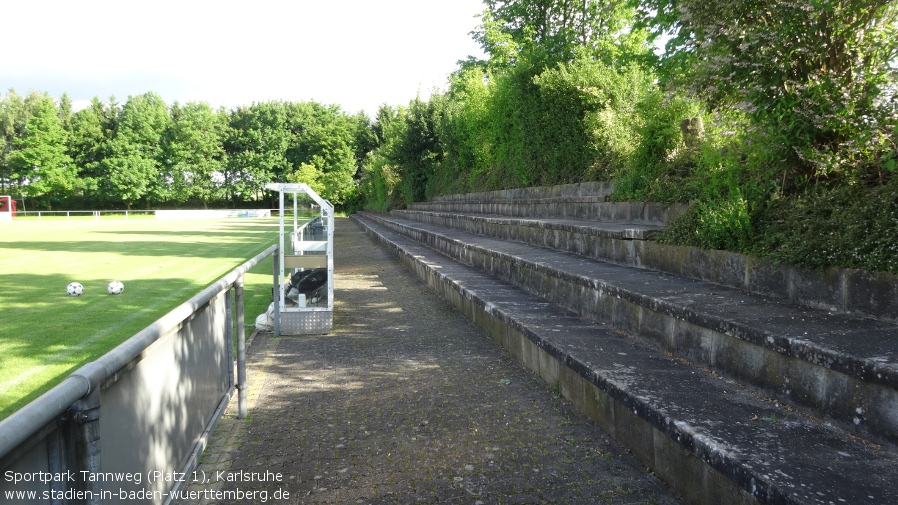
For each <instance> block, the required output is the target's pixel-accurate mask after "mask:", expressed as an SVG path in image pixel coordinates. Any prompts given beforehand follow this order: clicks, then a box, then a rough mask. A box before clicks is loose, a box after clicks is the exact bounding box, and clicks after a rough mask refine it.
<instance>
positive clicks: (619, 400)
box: [353, 215, 898, 504]
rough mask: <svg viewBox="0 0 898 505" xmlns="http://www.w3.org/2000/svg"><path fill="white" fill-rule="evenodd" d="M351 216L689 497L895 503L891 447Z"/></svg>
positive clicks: (897, 475)
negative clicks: (854, 434) (860, 437)
mask: <svg viewBox="0 0 898 505" xmlns="http://www.w3.org/2000/svg"><path fill="white" fill-rule="evenodd" d="M353 217H354V219H356V221H358V222H360V223H361V224H362V226H364V227H365V228H366V230H367V232H368V234H369V235H371V236H372V237H373V238H374V239H375V240H376V241H378V242H379V243H380V244H381V245H382V246H383V247H385V248H386V249H388V250H390V251H392V252H393V253H394V254H396V255H397V256H399V258H400V260H401V261H402V262H403V263H404V264H405V265H406V266H407V267H409V268H410V269H411V270H412V271H414V272H416V274H417V275H418V276H419V277H421V278H422V279H424V280H425V281H426V282H427V283H428V284H429V285H430V286H431V287H432V288H433V289H435V290H436V291H437V292H439V293H441V294H442V295H443V296H444V297H445V298H447V299H448V300H449V301H451V302H452V303H453V304H454V305H455V306H456V307H458V309H459V310H461V311H462V312H463V313H465V314H467V315H468V316H469V317H471V318H472V319H473V320H474V321H475V322H476V323H478V324H479V325H480V326H482V327H484V328H485V329H487V330H488V331H489V332H490V334H491V335H492V336H493V338H494V339H496V340H497V341H498V342H499V343H500V344H501V345H503V346H504V347H505V348H507V349H508V350H509V351H510V352H511V353H512V354H513V355H515V356H516V357H518V358H519V359H520V360H521V361H522V362H523V363H524V364H525V365H527V366H528V367H529V368H530V369H532V370H533V371H534V372H536V373H538V374H539V375H540V376H541V377H542V378H543V379H544V380H546V381H547V382H548V383H550V384H557V385H558V386H559V387H560V390H561V392H562V393H563V394H564V395H565V396H566V397H567V398H568V399H570V400H571V402H572V403H573V404H574V405H575V406H577V407H578V408H580V409H581V410H582V411H583V412H584V413H586V414H587V415H588V416H589V417H591V418H592V419H593V420H594V421H595V422H596V423H597V424H598V425H599V426H600V427H601V428H602V429H603V430H605V431H606V432H607V433H609V434H610V435H611V436H613V437H615V438H616V439H617V440H618V441H619V442H620V443H621V444H622V445H624V446H625V447H627V448H628V449H630V450H631V451H632V452H633V454H634V455H635V456H636V457H637V458H639V459H640V460H641V461H642V462H643V464H645V465H646V466H647V467H648V468H650V469H651V470H652V471H654V472H655V474H656V475H658V476H659V477H660V478H661V479H663V480H665V481H666V482H667V483H668V484H669V485H670V486H672V487H673V488H674V489H676V490H677V491H678V492H680V493H681V494H682V495H683V496H684V497H685V498H686V499H687V500H689V501H691V502H693V503H701V504H722V503H726V504H741V503H765V504H766V503H770V504H827V503H898V458H896V455H895V454H894V453H893V452H890V451H889V450H886V449H884V448H881V447H877V446H874V445H872V444H868V443H864V442H863V441H860V440H857V439H856V438H854V437H852V436H850V435H848V434H846V433H844V432H842V431H840V430H838V429H835V428H834V427H832V426H831V425H828V424H826V423H821V422H819V421H817V420H815V419H814V418H812V417H808V416H803V415H801V414H799V413H797V412H795V411H791V410H789V409H788V408H786V407H784V406H783V405H782V404H778V403H775V402H771V401H769V400H767V399H765V398H764V397H762V396H759V395H757V394H755V393H753V390H752V389H750V388H749V389H747V388H744V387H740V386H738V385H737V384H735V383H734V382H732V381H728V380H723V379H721V378H719V377H716V376H714V375H712V374H708V373H705V372H703V371H701V370H699V369H697V368H695V367H693V366H690V365H689V364H687V363H684V362H683V360H681V359H672V358H670V357H668V356H666V355H665V354H664V353H659V352H658V351H657V350H656V349H653V348H651V347H649V346H645V345H643V344H641V343H640V340H639V339H634V338H630V337H628V336H627V335H625V334H622V333H621V332H618V331H615V330H613V329H612V328H610V326H608V325H605V324H597V323H595V322H594V321H590V320H586V319H583V318H581V317H579V316H577V315H575V314H572V313H571V312H568V311H565V310H563V309H562V308H560V307H558V306H556V305H554V304H551V303H547V302H546V301H545V300H542V299H540V298H537V297H535V296H533V295H531V294H528V293H526V292H524V291H522V290H521V289H519V288H517V287H514V286H512V285H510V284H508V283H506V282H503V281H500V280H498V279H496V278H494V277H492V276H490V275H488V274H486V273H484V272H482V271H480V270H478V269H475V268H473V267H470V266H466V265H462V264H460V263H458V262H456V261H454V260H452V259H450V258H447V257H445V256H443V255H441V254H439V253H437V252H436V251H434V250H432V249H430V248H428V247H426V246H424V245H423V244H421V243H419V242H416V241H413V240H411V239H409V238H407V237H405V236H404V235H400V234H398V233H395V232H392V231H389V230H387V229H386V228H384V227H382V226H380V225H379V224H376V223H375V222H374V221H372V220H370V219H367V218H366V217H365V216H359V215H356V216H353Z"/></svg>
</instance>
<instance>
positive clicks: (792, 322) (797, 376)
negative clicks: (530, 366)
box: [365, 214, 898, 443]
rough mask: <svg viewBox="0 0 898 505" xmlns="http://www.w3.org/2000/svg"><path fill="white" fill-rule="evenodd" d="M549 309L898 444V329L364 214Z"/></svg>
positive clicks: (854, 430) (679, 279)
mask: <svg viewBox="0 0 898 505" xmlns="http://www.w3.org/2000/svg"><path fill="white" fill-rule="evenodd" d="M365 216H366V217H368V218H369V219H372V220H376V221H377V222H379V223H380V224H381V225H383V226H385V227H387V228H389V229H391V230H393V231H396V232H398V233H401V234H403V235H406V236H408V237H410V238H412V239H413V240H416V241H418V242H421V243H423V244H426V245H427V246H429V247H431V248H433V249H435V250H437V251H439V252H441V253H443V254H445V255H447V256H449V257H452V258H455V259H458V260H459V261H461V262H462V263H465V264H468V265H472V266H476V267H478V268H480V269H482V270H484V271H485V272H487V273H489V274H491V275H494V276H496V277H498V278H500V279H502V280H504V281H507V282H510V283H512V284H514V285H516V286H520V287H522V288H524V289H526V290H527V291H528V292H530V293H532V294H535V295H537V296H539V297H541V298H543V299H545V300H547V301H550V302H553V303H557V304H559V305H561V306H564V307H566V308H568V309H569V310H572V311H575V312H576V313H578V314H582V315H584V316H586V317H589V318H590V319H593V320H596V321H607V322H609V323H610V324H612V325H613V326H614V327H616V328H619V329H622V330H625V331H627V332H630V333H632V334H638V335H641V336H643V337H645V338H647V339H648V340H649V341H651V342H653V343H654V344H655V345H658V346H660V347H661V348H662V349H664V350H666V351H667V352H672V353H676V354H678V355H681V356H683V357H685V358H688V359H690V360H693V361H696V362H698V363H701V364H703V365H705V366H709V367H711V368H713V369H714V370H716V371H718V372H720V373H722V374H724V375H726V376H727V377H731V378H733V379H736V380H739V381H744V382H747V383H749V384H751V385H753V386H756V387H759V388H762V389H763V390H765V391H766V392H768V393H769V394H771V395H773V396H774V397H776V398H778V399H780V400H782V401H789V402H793V403H794V404H795V405H796V406H798V407H799V408H801V409H803V410H804V411H806V412H811V413H813V414H814V415H819V416H822V417H823V418H824V419H827V420H828V421H832V422H834V423H836V424H838V425H840V426H841V427H842V428H844V429H846V430H849V431H851V432H852V433H854V434H856V435H859V436H863V437H869V438H872V439H874V440H879V441H886V442H892V443H894V442H896V441H898V363H896V360H898V356H896V352H895V350H896V347H898V346H896V344H895V342H898V326H896V324H895V323H894V322H888V321H876V320H871V319H864V318H859V317H853V316H849V315H845V314H838V313H830V312H826V311H820V310H815V309H809V308H806V307H800V306H795V305H792V304H788V303H785V302H783V301H781V300H776V299H770V298H766V297H763V296H760V295H754V294H751V293H745V292H743V291H740V290H736V289H733V288H726V287H723V286H720V285H716V284H711V283H707V282H701V281H696V280H692V279H686V278H682V277H677V276H672V275H666V274H662V273H659V272H654V271H649V270H642V269H637V268H633V267H627V266H622V265H616V264H612V263H607V262H602V261H598V260H594V259H590V258H585V257H582V256H578V255H575V254H570V253H565V252H560V251H556V250H551V249H546V248H540V247H535V246H531V245H527V244H522V243H515V242H509V241H507V240H501V239H493V238H489V237H483V236H478V235H472V234H469V233H466V232H462V231H458V230H454V229H449V228H443V227H440V226H435V225H429V224H424V223H419V222H412V221H406V220H403V219H399V218H395V217H390V216H386V215H381V214H377V215H375V214H366V215H365Z"/></svg>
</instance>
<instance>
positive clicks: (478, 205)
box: [409, 197, 687, 226]
mask: <svg viewBox="0 0 898 505" xmlns="http://www.w3.org/2000/svg"><path fill="white" fill-rule="evenodd" d="M409 208H410V210H419V211H429V212H451V213H460V214H486V215H494V216H507V217H524V218H547V219H573V220H581V221H604V222H613V223H632V224H649V225H658V226H665V225H666V224H667V223H668V222H670V221H671V220H672V219H673V218H674V217H676V216H678V215H679V214H681V213H682V212H684V211H685V210H686V209H687V205H684V204H661V203H653V202H604V201H596V200H593V199H592V198H590V197H572V198H554V199H544V200H526V199H510V200H496V201H485V202H478V201H430V202H417V203H413V204H411V205H410V206H409Z"/></svg>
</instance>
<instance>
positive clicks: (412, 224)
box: [354, 184, 898, 504]
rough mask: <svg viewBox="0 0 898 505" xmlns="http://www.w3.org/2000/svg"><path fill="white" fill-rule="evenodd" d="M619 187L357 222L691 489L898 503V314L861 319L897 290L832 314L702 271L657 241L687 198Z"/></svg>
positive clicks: (503, 197) (733, 499)
mask: <svg viewBox="0 0 898 505" xmlns="http://www.w3.org/2000/svg"><path fill="white" fill-rule="evenodd" d="M607 192H608V188H607V187H605V186H603V185H600V184H583V185H570V186H562V187H555V188H532V189H528V190H511V191H503V192H493V193H484V194H471V195H456V196H453V197H448V198H443V199H441V200H438V201H434V202H428V203H426V204H416V205H415V206H413V208H411V209H408V210H403V211H394V213H393V214H392V215H385V214H368V213H363V214H358V215H356V216H354V218H355V219H356V220H357V221H358V222H359V223H361V224H362V225H363V226H364V227H366V229H367V230H368V232H369V234H370V235H371V236H373V237H375V238H376V240H378V241H379V242H380V243H381V244H382V245H383V246H385V247H387V248H388V249H390V250H392V251H394V252H395V253H396V254H397V255H398V256H399V257H400V258H402V260H403V261H404V262H405V263H406V264H407V265H408V266H409V268H412V269H413V270H414V271H415V272H417V273H418V275H419V276H420V277H422V278H423V279H425V280H426V281H427V282H428V283H429V284H430V285H431V286H432V287H433V288H434V289H436V290H438V291H439V292H441V293H442V294H443V295H444V296H446V298H447V299H449V300H451V301H452V302H453V303H454V304H455V305H456V306H457V307H459V309H460V310H462V311H464V312H465V313H467V314H469V315H470V317H471V318H472V319H474V320H475V321H476V322H477V323H478V324H480V325H481V326H483V327H485V328H487V329H488V330H489V331H490V333H491V334H492V335H493V336H494V338H495V339H496V340H497V341H498V342H500V343H501V344H502V345H503V346H505V347H506V348H507V349H508V350H509V351H510V352H511V353H512V354H514V355H515V356H517V357H518V358H519V359H520V360H521V361H522V362H523V363H525V364H526V365H527V366H528V367H530V368H531V369H532V370H534V371H535V372H537V373H539V374H540V375H541V376H542V377H543V379H544V380H546V381H547V382H549V383H550V384H557V385H558V386H559V387H560V390H561V392H562V393H563V394H564V395H565V396H566V397H567V398H569V399H570V400H571V401H572V402H573V403H574V404H575V405H576V406H577V407H578V408H580V409H581V410H582V411H583V412H584V413H586V414H587V415H588V416H589V417H591V418H592V419H593V420H594V421H595V422H596V423H597V424H598V425H599V426H600V427H601V428H602V429H604V430H605V431H607V432H608V433H609V434H611V435H612V436H614V437H615V438H616V439H617V440H618V441H620V443H621V444H622V445H624V446H625V447H627V448H628V449H630V450H631V451H632V452H633V453H634V454H635V455H636V456H637V457H638V458H639V459H640V460H641V461H642V462H643V463H644V464H645V465H646V466H647V467H648V468H650V469H651V470H652V471H653V472H655V473H656V474H657V475H658V476H659V477H660V478H662V479H663V480H664V481H666V482H667V483H668V484H669V485H671V486H672V487H673V488H675V489H676V490H678V491H679V492H680V493H681V494H682V495H683V496H684V497H685V498H687V499H688V500H689V501H691V502H694V503H708V504H712V503H713V504H716V503H757V502H760V503H802V504H804V503H808V504H810V503H823V504H825V503H852V504H854V503H898V452H896V451H895V447H894V444H895V442H896V441H898V366H896V350H898V324H896V322H895V320H894V314H892V313H887V314H883V316H884V317H879V318H877V317H872V316H873V315H875V314H870V313H869V312H873V311H870V310H868V311H867V312H868V313H867V314H861V313H860V312H861V310H860V308H864V307H866V308H870V307H873V308H877V307H880V308H881V307H883V306H885V307H888V306H889V305H888V303H890V302H888V301H886V302H881V301H876V302H875V303H867V304H866V305H864V304H858V303H856V304H854V305H852V307H851V313H849V312H848V311H844V310H833V307H829V310H827V309H821V308H820V307H828V306H829V304H826V303H820V300H819V297H818V298H815V297H813V296H801V291H802V290H801V289H796V288H795V287H777V286H772V285H771V281H770V279H776V278H782V279H787V280H788V282H794V279H793V278H794V276H793V275H779V277H777V275H773V274H771V273H770V272H767V273H766V274H765V276H764V277H765V279H766V280H765V281H764V282H760V281H749V280H747V279H748V277H749V276H748V275H743V276H741V278H740V276H739V275H731V274H728V273H727V272H732V271H737V270H738V269H739V268H744V265H741V264H740V261H742V262H744V261H745V260H738V261H737V260H727V261H724V260H719V261H718V260H715V261H699V262H698V263H699V265H698V266H696V265H695V264H691V265H687V264H688V263H690V262H691V263H695V261H694V260H693V261H690V258H687V257H686V256H689V255H686V256H684V255H683V254H682V250H681V249H677V248H673V249H672V251H673V252H670V251H667V252H665V248H664V247H663V246H660V245H658V244H656V243H654V242H652V241H650V240H646V239H647V238H650V237H651V235H652V233H654V232H656V231H657V230H659V229H660V228H661V227H663V226H664V224H665V223H666V221H667V220H668V219H670V217H671V216H672V215H674V214H676V212H678V211H681V210H682V209H677V208H662V207H661V206H656V205H651V204H616V203H610V202H606V201H605V196H606V195H607ZM678 251H679V252H678ZM650 258H651V259H650ZM658 258H661V259H658ZM672 258H673V259H672ZM678 258H679V259H680V260H679V261H677V259H678ZM706 258H707V257H706ZM715 264H728V265H729V267H728V268H717V267H715V266H714V265H715ZM734 264H737V266H736V267H733V265H734ZM702 265H704V268H702ZM708 279H713V280H714V281H715V282H709V280H708ZM731 279H736V280H735V281H733V282H729V281H730V280H731ZM886 281H888V278H886ZM886 281H883V278H879V277H878V278H877V286H879V291H883V290H884V292H885V293H886V295H885V296H886V297H887V296H888V294H889V293H890V292H891V291H889V289H892V288H890V287H888V286H886V287H883V284H888V282H886ZM784 282H785V281H784ZM836 282H840V283H841V285H842V286H843V289H844V285H845V284H846V283H845V282H844V281H841V280H837V281H836ZM861 284H862V283H861ZM753 288H757V289H753ZM752 291H754V292H752ZM823 291H826V290H823ZM796 293H798V294H796ZM777 294H782V295H781V296H776V295H777ZM877 296H879V295H878V294H877V295H876V296H873V295H871V296H870V297H873V298H876V297H877ZM870 297H868V298H870ZM842 298H845V297H844V296H843V297H842ZM848 298H852V297H848ZM805 302H807V303H805ZM861 305H863V306H864V307H861ZM859 307H860V308H859Z"/></svg>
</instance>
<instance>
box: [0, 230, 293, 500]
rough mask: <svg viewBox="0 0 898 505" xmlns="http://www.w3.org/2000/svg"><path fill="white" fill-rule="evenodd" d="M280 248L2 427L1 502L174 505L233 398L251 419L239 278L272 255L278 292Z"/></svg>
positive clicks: (239, 270) (247, 265) (249, 263)
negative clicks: (173, 498)
mask: <svg viewBox="0 0 898 505" xmlns="http://www.w3.org/2000/svg"><path fill="white" fill-rule="evenodd" d="M277 250H278V246H277V245H273V246H271V247H269V248H268V249H266V250H265V251H263V252H261V253H260V254H258V255H257V256H256V257H254V258H253V259H251V260H249V261H247V262H246V263H244V264H243V265H241V266H240V267H238V268H236V269H234V270H232V271H231V272H230V273H229V274H227V275H226V276H224V277H223V278H222V279H221V280H219V281H218V282H216V283H215V284H213V285H211V286H209V287H207V288H206V289H204V290H203V291H201V292H200V293H198V294H197V295H196V296H194V297H193V298H191V299H190V300H187V301H186V302H184V303H183V304H181V305H180V306H178V307H177V308H175V309H174V310H172V311H171V312H169V313H168V314H166V315H165V316H163V317H161V318H160V319H158V320H157V321H156V322H155V323H153V324H151V325H150V326H148V327H146V328H144V329H143V330H142V331H140V332H139V333H137V334H135V335H134V336H132V337H131V338H129V339H128V340H127V341H125V342H124V343H122V344H120V345H119V346H118V347H116V348H114V349H113V350H111V351H109V352H108V353H106V354H105V355H103V356H102V357H100V358H99V359H97V360H96V361H93V362H91V363H88V364H86V365H84V366H83V367H81V368H79V369H78V370H77V371H75V372H74V373H72V374H71V375H69V376H68V377H67V378H66V379H64V380H63V381H62V382H61V383H60V384H58V385H57V386H56V387H54V388H53V389H51V390H50V391H48V392H46V393H44V394H43V395H41V396H40V397H38V398H37V399H35V400H34V401H32V402H31V403H29V404H28V405H26V406H25V407H23V408H21V409H20V410H18V411H17V412H15V413H14V414H12V415H11V416H10V417H8V418H6V419H4V420H3V421H0V502H3V503H37V502H41V503H56V504H70V503H71V504H74V503H86V504H99V503H153V504H156V503H167V502H169V501H170V498H171V496H172V492H173V491H177V490H179V489H181V488H182V487H183V486H186V485H187V484H189V482H187V480H188V479H187V477H185V476H188V477H189V476H190V475H191V472H192V471H193V469H195V468H196V464H197V461H198V458H199V456H200V455H201V454H202V452H203V449H204V448H205V444H206V440H207V438H208V436H209V433H210V432H211V430H212V428H214V426H215V424H216V422H217V421H218V419H219V418H220V417H221V414H222V413H223V412H224V409H225V407H226V406H227V405H228V403H229V401H230V399H231V397H232V395H233V391H234V389H235V388H236V389H237V392H238V417H239V418H244V417H246V414H247V412H246V411H247V399H246V327H245V325H244V311H243V276H244V274H245V273H246V272H247V271H248V270H249V269H251V268H252V267H253V266H255V265H256V264H258V263H259V262H260V261H262V260H263V259H265V258H266V257H268V256H269V255H274V258H275V265H274V271H273V276H274V283H275V284H274V285H276V283H277V279H278V276H277V274H278V270H277V269H278V265H277V260H276V258H277V257H278V255H277ZM274 291H275V292H276V291H277V289H275V290H274ZM232 292H233V293H234V296H233V297H232V296H231V293H232ZM234 328H236V335H235V334H234ZM235 337H236V349H237V353H236V354H237V356H236V375H237V377H236V381H235V377H234V374H235V370H234V364H235V359H234V351H233V349H234V345H235V342H234V340H235ZM178 476H180V478H176V477H178Z"/></svg>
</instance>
